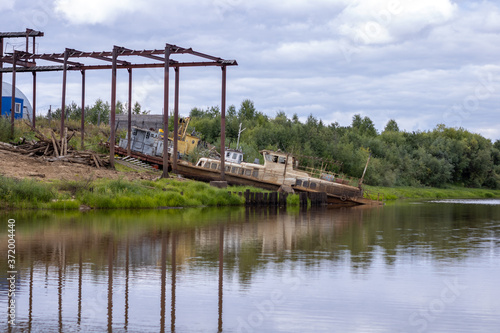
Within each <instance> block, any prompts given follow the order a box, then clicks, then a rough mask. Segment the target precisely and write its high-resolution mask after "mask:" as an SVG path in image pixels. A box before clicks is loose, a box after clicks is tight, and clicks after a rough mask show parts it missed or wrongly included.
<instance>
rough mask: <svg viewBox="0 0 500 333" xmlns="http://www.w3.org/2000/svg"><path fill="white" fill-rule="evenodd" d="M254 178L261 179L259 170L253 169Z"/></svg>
mask: <svg viewBox="0 0 500 333" xmlns="http://www.w3.org/2000/svg"><path fill="white" fill-rule="evenodd" d="M252 177H255V178H258V177H259V169H253V172H252Z"/></svg>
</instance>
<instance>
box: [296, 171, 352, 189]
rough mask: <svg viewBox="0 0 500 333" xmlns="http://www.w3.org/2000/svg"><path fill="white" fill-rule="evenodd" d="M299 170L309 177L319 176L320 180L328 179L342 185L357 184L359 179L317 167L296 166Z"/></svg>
mask: <svg viewBox="0 0 500 333" xmlns="http://www.w3.org/2000/svg"><path fill="white" fill-rule="evenodd" d="M296 169H297V170H300V171H305V172H307V174H309V175H310V176H311V177H314V178H319V179H322V180H326V181H330V182H333V183H338V184H342V185H350V186H355V187H357V186H359V179H358V178H356V177H350V176H347V175H344V174H339V173H335V172H330V171H325V170H321V169H317V168H311V167H303V166H299V167H297V168H296Z"/></svg>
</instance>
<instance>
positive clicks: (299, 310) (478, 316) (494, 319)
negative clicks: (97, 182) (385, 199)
mask: <svg viewBox="0 0 500 333" xmlns="http://www.w3.org/2000/svg"><path fill="white" fill-rule="evenodd" d="M0 216H1V217H2V220H3V221H4V222H5V223H4V224H3V225H4V228H3V230H0V239H1V246H0V247H1V250H2V253H3V254H7V249H8V248H7V246H8V245H7V243H8V242H7V239H8V233H7V232H8V230H7V227H6V226H7V220H8V219H14V220H15V250H16V252H15V271H16V272H17V274H15V297H14V298H13V299H14V300H15V324H16V325H15V326H13V325H11V324H9V323H8V319H9V317H8V311H9V309H8V305H9V303H8V302H9V300H11V299H12V298H9V297H8V291H9V287H12V285H10V284H9V282H8V281H7V280H6V279H5V277H7V276H8V273H7V272H8V271H9V268H8V267H7V256H6V255H2V257H1V258H0V268H1V269H2V271H1V272H0V276H2V279H1V280H0V281H1V285H0V313H1V314H2V315H1V316H2V317H4V319H2V320H0V331H11V332H106V331H108V332H111V331H114V332H142V333H144V332H174V331H175V332H500V284H499V279H500V200H496V199H491V200H440V201H432V202H429V201H416V202H413V201H412V202H403V203H397V204H390V205H386V206H383V207H355V208H342V209H331V208H325V209H311V210H308V211H306V212H304V211H299V210H293V209H291V210H289V211H288V212H287V211H281V210H268V209H265V210H249V209H245V208H241V207H238V208H197V209H168V210H135V211H91V212H86V213H81V212H47V211H45V212H7V213H5V212H4V213H1V214H0ZM11 221H12V220H11Z"/></svg>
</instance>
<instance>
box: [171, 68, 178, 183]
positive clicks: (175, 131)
mask: <svg viewBox="0 0 500 333" xmlns="http://www.w3.org/2000/svg"><path fill="white" fill-rule="evenodd" d="M174 69H175V95H174V98H175V100H174V133H173V138H174V151H173V153H172V171H173V172H174V173H177V154H178V148H179V145H178V144H179V142H178V141H179V67H175V68H174Z"/></svg>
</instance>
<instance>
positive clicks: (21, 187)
mask: <svg viewBox="0 0 500 333" xmlns="http://www.w3.org/2000/svg"><path fill="white" fill-rule="evenodd" d="M56 197H57V193H56V191H55V189H54V188H53V187H52V186H51V185H50V184H46V183H41V182H38V181H36V180H33V179H21V180H19V179H15V178H8V177H4V176H2V175H0V207H5V208H12V207H15V208H39V207H41V206H42V205H43V204H44V203H48V202H50V201H51V200H53V199H55V198H56Z"/></svg>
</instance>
